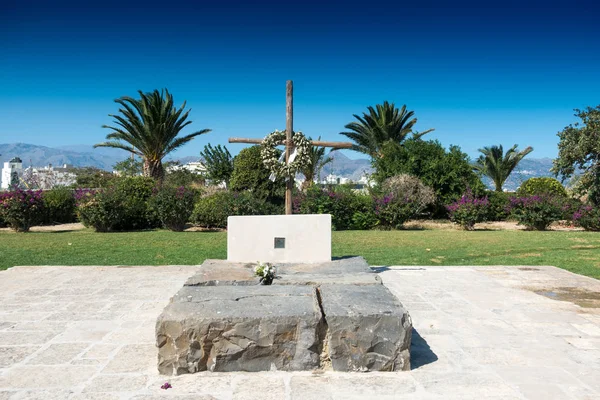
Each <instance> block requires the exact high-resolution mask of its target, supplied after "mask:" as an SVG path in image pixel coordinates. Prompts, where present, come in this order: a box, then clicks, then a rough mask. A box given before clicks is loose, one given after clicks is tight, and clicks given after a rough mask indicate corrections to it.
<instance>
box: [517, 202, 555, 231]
mask: <svg viewBox="0 0 600 400" xmlns="http://www.w3.org/2000/svg"><path fill="white" fill-rule="evenodd" d="M562 200H563V199H562V198H560V197H559V196H550V195H534V196H523V197H511V199H510V207H509V208H510V210H511V215H513V216H514V217H515V218H516V219H517V221H519V225H525V227H526V228H527V229H531V230H538V231H543V230H546V228H548V226H550V224H551V223H553V222H555V221H558V220H560V219H561V217H562V215H563V211H562V206H563V201H562Z"/></svg>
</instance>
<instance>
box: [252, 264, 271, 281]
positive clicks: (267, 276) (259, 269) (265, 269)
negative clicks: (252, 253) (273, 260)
mask: <svg viewBox="0 0 600 400" xmlns="http://www.w3.org/2000/svg"><path fill="white" fill-rule="evenodd" d="M254 274H255V275H256V276H258V277H259V278H260V280H259V281H258V283H260V284H261V285H271V284H272V283H273V279H275V267H274V266H272V265H271V264H269V263H264V264H262V263H261V262H260V261H259V262H257V265H256V267H254Z"/></svg>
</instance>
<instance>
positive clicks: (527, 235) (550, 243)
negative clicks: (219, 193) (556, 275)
mask: <svg viewBox="0 0 600 400" xmlns="http://www.w3.org/2000/svg"><path fill="white" fill-rule="evenodd" d="M226 247H227V237H226V233H224V232H181V233H177V232H170V231H148V232H127V233H95V232H93V231H92V230H89V229H85V230H82V231H74V232H53V233H51V232H43V233H41V232H40V233H34V232H30V233H26V234H16V233H12V232H0V269H6V268H9V267H12V266H14V265H172V264H201V263H202V262H203V261H204V259H206V258H226V255H227V249H226ZM332 251H333V256H350V255H360V256H363V257H365V258H366V259H367V261H368V262H369V264H371V265H554V266H556V267H559V268H563V269H566V270H569V271H573V272H576V273H578V274H582V275H587V276H591V277H594V278H600V234H598V233H594V232H526V231H476V232H465V231H455V230H406V231H346V232H333V250H332Z"/></svg>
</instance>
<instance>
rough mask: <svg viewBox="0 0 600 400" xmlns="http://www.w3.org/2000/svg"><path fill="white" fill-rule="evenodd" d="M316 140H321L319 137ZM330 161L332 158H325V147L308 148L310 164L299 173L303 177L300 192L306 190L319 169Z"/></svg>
mask: <svg viewBox="0 0 600 400" xmlns="http://www.w3.org/2000/svg"><path fill="white" fill-rule="evenodd" d="M308 140H312V138H310V137H309V138H308ZM317 140H321V136H319V138H318V139H317ZM332 161H333V158H331V157H329V156H328V157H325V147H318V146H310V162H309V163H307V165H306V166H305V167H304V168H303V169H302V171H300V172H302V174H303V175H304V182H302V190H305V189H306V188H308V187H309V186H310V185H311V184H312V182H313V181H314V179H315V176H317V175H319V172H320V171H321V169H322V168H323V167H324V166H325V165H327V164H329V163H330V162H332Z"/></svg>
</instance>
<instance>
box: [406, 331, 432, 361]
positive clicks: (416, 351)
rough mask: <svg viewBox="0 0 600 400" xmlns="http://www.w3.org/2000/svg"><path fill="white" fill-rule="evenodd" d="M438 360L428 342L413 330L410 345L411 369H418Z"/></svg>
mask: <svg viewBox="0 0 600 400" xmlns="http://www.w3.org/2000/svg"><path fill="white" fill-rule="evenodd" d="M437 360H438V356H436V355H435V353H434V352H433V351H432V350H431V347H429V344H427V341H426V340H425V339H423V338H422V337H421V335H419V332H417V330H416V329H414V328H413V331H412V341H411V343H410V369H411V370H413V369H417V368H420V367H422V366H423V365H427V364H431V363H432V362H436V361H437Z"/></svg>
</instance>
